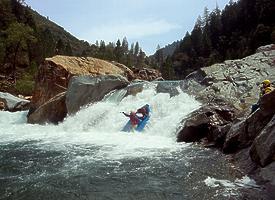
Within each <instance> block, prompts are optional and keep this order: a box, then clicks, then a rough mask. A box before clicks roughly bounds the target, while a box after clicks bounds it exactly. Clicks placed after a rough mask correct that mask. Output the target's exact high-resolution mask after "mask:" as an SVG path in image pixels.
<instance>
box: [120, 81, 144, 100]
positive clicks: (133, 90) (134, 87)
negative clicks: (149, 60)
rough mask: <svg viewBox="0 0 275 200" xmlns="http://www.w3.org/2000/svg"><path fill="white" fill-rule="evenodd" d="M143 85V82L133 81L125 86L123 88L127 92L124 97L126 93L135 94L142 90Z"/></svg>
mask: <svg viewBox="0 0 275 200" xmlns="http://www.w3.org/2000/svg"><path fill="white" fill-rule="evenodd" d="M143 86H144V83H134V84H131V85H129V86H128V87H127V88H125V89H126V90H127V92H126V94H125V96H124V97H126V96H128V95H132V96H136V95H137V94H138V93H140V92H142V91H143Z"/></svg>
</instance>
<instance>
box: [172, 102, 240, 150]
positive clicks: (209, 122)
mask: <svg viewBox="0 0 275 200" xmlns="http://www.w3.org/2000/svg"><path fill="white" fill-rule="evenodd" d="M234 113H235V110H234V108H232V107H229V106H227V105H218V104H207V105H204V106H203V107H201V108H199V109H198V110H196V111H194V112H192V113H191V114H190V115H189V116H188V117H187V119H184V120H183V126H182V127H181V128H180V129H179V130H178V134H177V141H178V142H198V141H200V140H201V139H202V138H206V139H207V142H208V144H209V143H212V145H214V146H218V147H220V146H222V144H223V141H224V138H225V134H226V132H227V131H228V129H229V125H230V124H231V122H232V121H233V120H234V117H235V116H234Z"/></svg>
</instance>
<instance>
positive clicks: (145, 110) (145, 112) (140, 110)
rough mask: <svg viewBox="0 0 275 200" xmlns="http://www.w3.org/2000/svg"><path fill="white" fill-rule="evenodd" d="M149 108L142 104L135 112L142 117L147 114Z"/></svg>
mask: <svg viewBox="0 0 275 200" xmlns="http://www.w3.org/2000/svg"><path fill="white" fill-rule="evenodd" d="M149 112H150V108H149V106H143V107H142V108H140V109H138V110H137V113H140V114H142V118H143V119H144V118H145V117H146V116H148V115H149Z"/></svg>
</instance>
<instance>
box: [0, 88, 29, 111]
mask: <svg viewBox="0 0 275 200" xmlns="http://www.w3.org/2000/svg"><path fill="white" fill-rule="evenodd" d="M0 102H1V108H2V110H6V111H10V112H16V111H22V110H28V109H29V107H30V101H28V100H25V99H21V98H19V97H16V96H13V95H11V94H9V93H3V92H0Z"/></svg>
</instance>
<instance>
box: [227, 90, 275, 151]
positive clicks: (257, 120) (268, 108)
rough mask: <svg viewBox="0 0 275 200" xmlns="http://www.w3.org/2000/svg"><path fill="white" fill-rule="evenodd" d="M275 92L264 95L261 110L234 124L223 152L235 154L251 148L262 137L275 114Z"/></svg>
mask: <svg viewBox="0 0 275 200" xmlns="http://www.w3.org/2000/svg"><path fill="white" fill-rule="evenodd" d="M274 102H275V90H274V91H272V92H271V93H270V94H266V95H264V96H263V97H262V98H261V100H260V108H259V109H258V110H257V111H255V112H254V113H252V114H251V115H249V116H248V117H247V118H245V119H244V120H242V121H240V122H238V123H234V124H233V126H232V127H231V128H230V130H229V132H228V133H227V135H226V140H225V143H224V147H223V150H224V152H226V153H234V152H237V151H239V150H240V149H243V148H246V147H248V146H250V145H251V144H252V143H253V141H254V140H255V138H256V137H257V136H258V135H260V133H261V132H262V131H264V128H265V127H266V126H267V124H268V123H269V122H270V120H271V119H272V117H273V115H274V114H275V109H274Z"/></svg>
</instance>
